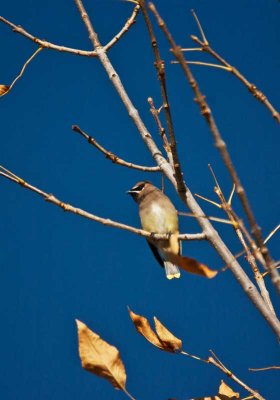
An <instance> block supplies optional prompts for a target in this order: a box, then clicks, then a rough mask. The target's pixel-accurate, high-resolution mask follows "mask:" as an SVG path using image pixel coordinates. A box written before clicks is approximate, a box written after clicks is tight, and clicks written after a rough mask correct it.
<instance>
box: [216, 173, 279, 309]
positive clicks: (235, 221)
mask: <svg viewBox="0 0 280 400" xmlns="http://www.w3.org/2000/svg"><path fill="white" fill-rule="evenodd" d="M210 168H211V167H210ZM211 172H212V174H213V177H214V179H215V183H216V185H217V186H216V187H215V189H214V191H215V193H216V194H217V196H218V198H219V200H220V202H221V207H222V209H223V210H224V212H225V213H226V214H227V216H228V218H229V220H230V221H231V222H232V227H233V229H234V231H235V233H236V235H237V237H238V239H239V241H240V243H241V245H242V246H243V248H244V250H245V253H246V258H247V260H248V263H249V265H250V266H251V268H252V271H253V273H254V276H255V280H256V283H257V285H258V287H259V289H260V292H261V295H262V298H263V299H264V301H265V303H266V304H267V306H268V307H269V308H270V310H271V312H272V313H274V315H276V314H275V311H274V308H273V305H272V302H271V300H270V296H269V292H268V290H267V288H266V286H265V282H264V279H263V276H262V274H261V273H260V270H259V267H258V265H257V263H256V260H255V257H254V255H253V254H252V252H251V250H250V248H249V246H248V245H247V243H246V240H245V239H244V236H243V233H242V231H244V230H245V227H244V224H243V222H242V221H241V220H240V219H239V217H238V216H237V215H236V214H235V212H234V211H233V209H232V207H231V204H230V203H231V201H226V199H225V196H224V194H223V192H222V189H221V187H220V185H219V183H218V181H217V178H216V176H215V174H214V171H213V170H212V168H211ZM232 195H233V191H232V192H231V195H230V198H229V200H231V197H232ZM245 231H246V230H245ZM249 240H250V242H251V241H252V240H251V238H250V236H249Z"/></svg>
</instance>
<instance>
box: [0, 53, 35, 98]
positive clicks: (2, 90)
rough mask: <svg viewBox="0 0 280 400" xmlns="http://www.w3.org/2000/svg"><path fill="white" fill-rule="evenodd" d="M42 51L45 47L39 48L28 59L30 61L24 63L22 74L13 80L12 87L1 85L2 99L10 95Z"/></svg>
mask: <svg viewBox="0 0 280 400" xmlns="http://www.w3.org/2000/svg"><path fill="white" fill-rule="evenodd" d="M41 50H43V47H39V48H38V49H37V50H36V51H35V52H34V53H33V54H32V56H31V57H29V58H28V60H27V61H26V62H25V63H24V65H23V67H22V69H21V71H20V73H19V74H18V76H17V77H16V78H15V79H14V80H13V82H12V83H11V84H10V85H0V97H3V96H5V95H6V94H8V93H9V92H10V91H11V90H12V88H13V86H14V85H15V83H16V82H17V81H18V80H19V79H20V78H21V77H22V75H23V73H24V71H25V68H26V67H27V65H28V64H29V63H30V62H31V61H32V60H33V58H34V57H36V55H37V54H38V53H40V51H41Z"/></svg>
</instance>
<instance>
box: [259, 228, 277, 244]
mask: <svg viewBox="0 0 280 400" xmlns="http://www.w3.org/2000/svg"><path fill="white" fill-rule="evenodd" d="M279 229H280V224H279V225H277V226H276V227H275V228H274V229H273V231H271V232H270V234H269V235H268V236H267V237H266V238H265V239H264V241H263V242H264V243H267V242H268V241H269V240H270V239H271V238H272V236H273V235H275V233H276V232H277V231H278V230H279Z"/></svg>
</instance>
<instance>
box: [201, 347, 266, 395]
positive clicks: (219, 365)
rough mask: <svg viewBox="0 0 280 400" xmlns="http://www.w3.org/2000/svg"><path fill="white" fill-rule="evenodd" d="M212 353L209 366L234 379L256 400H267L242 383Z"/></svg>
mask: <svg viewBox="0 0 280 400" xmlns="http://www.w3.org/2000/svg"><path fill="white" fill-rule="evenodd" d="M210 352H211V353H212V355H213V357H209V358H208V362H209V364H212V365H214V366H215V367H216V368H218V369H219V370H220V371H222V372H223V373H224V374H226V375H227V376H228V377H229V378H230V379H232V380H233V381H234V382H236V383H238V385H240V386H241V387H243V389H245V390H247V392H249V393H251V394H252V395H253V396H254V398H255V399H258V400H265V399H264V397H262V396H261V395H260V394H259V393H258V392H257V391H256V390H254V389H252V388H250V387H249V386H248V385H247V384H246V383H244V382H243V381H241V380H240V379H239V378H237V376H236V375H234V374H233V373H232V372H231V371H230V370H229V369H228V368H227V367H226V366H225V365H224V364H223V363H222V362H221V361H220V360H219V358H218V357H217V356H216V354H215V353H214V352H213V351H212V350H210Z"/></svg>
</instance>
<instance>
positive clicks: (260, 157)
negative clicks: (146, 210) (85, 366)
mask: <svg viewBox="0 0 280 400" xmlns="http://www.w3.org/2000/svg"><path fill="white" fill-rule="evenodd" d="M157 3H158V9H159V11H160V12H161V14H162V16H163V17H164V19H165V20H166V21H167V23H168V26H169V28H170V30H171V31H172V33H173V35H174V38H175V39H176V40H177V42H178V43H179V44H181V45H182V46H184V47H186V46H188V47H193V43H192V42H191V40H190V39H189V35H190V34H196V35H198V31H197V27H196V25H195V23H194V21H193V18H192V16H191V14H190V9H192V8H195V9H196V11H197V13H198V15H199V18H200V20H201V22H202V23H203V26H204V28H205V32H206V34H207V36H208V39H209V41H210V43H211V44H212V45H213V47H214V48H216V49H217V50H218V51H219V52H220V53H221V54H222V55H223V56H224V57H225V58H226V59H228V60H229V61H230V62H231V63H232V64H233V65H234V66H236V67H237V68H239V69H240V71H242V72H243V73H244V74H245V76H247V77H248V78H249V80H251V81H252V82H254V83H255V84H257V86H259V88H260V89H261V90H263V91H264V93H265V94H266V95H267V96H268V97H269V99H270V100H271V102H272V103H273V104H275V105H276V106H277V104H278V106H279V103H280V101H279V93H280V85H279V67H280V60H279V31H280V25H279V7H280V5H279V2H278V1H276V0H258V1H255V0H254V1H253V0H237V1H234V2H230V1H221V0H216V1H206V0H201V1H194V0H190V1H172V2H171V1H160V2H159V1H158V2H157ZM85 6H86V8H87V10H88V12H89V14H90V15H91V17H92V21H93V24H94V26H95V28H96V30H97V32H98V33H99V37H100V40H101V41H102V43H106V42H107V41H108V40H110V39H111V37H112V36H113V35H114V34H115V33H116V32H118V31H119V30H120V28H121V26H122V24H123V23H124V21H125V20H126V19H127V17H128V15H129V14H130V10H131V9H132V4H129V3H124V2H120V1H109V0H108V1H100V0H99V1H98V0H95V1H86V2H85ZM0 10H1V14H2V15H3V16H4V17H6V18H7V19H10V20H11V21H13V22H14V23H15V24H19V25H22V26H23V27H24V28H25V29H27V30H28V31H30V32H31V33H33V34H34V35H35V36H38V37H40V38H45V39H47V40H49V41H52V42H55V43H58V44H63V45H68V46H71V47H77V48H83V49H91V45H90V42H89V41H88V38H87V36H88V34H87V32H86V30H85V27H84V25H83V23H82V21H81V19H80V15H79V13H78V12H77V10H76V7H75V5H74V3H73V2H67V1H59V2H57V1H54V0H50V1H47V2H46V1H33V0H26V1H19V0H11V1H9V2H2V3H1V8H0ZM156 32H157V33H158V38H159V42H160V45H161V48H162V56H163V57H164V58H165V59H166V60H167V62H166V70H167V78H168V87H169V92H170V100H171V103H172V110H173V115H174V124H175V129H176V135H177V140H178V144H179V147H180V156H181V161H182V165H183V168H184V174H185V175H184V176H185V179H186V181H187V183H188V184H189V186H190V188H191V189H192V190H193V192H196V193H200V194H201V195H204V196H207V197H210V198H213V199H215V195H214V193H213V181H212V178H211V176H210V174H209V171H208V168H207V164H208V163H209V162H210V163H211V164H212V166H213V167H214V169H215V171H216V173H217V175H218V178H219V180H220V182H221V183H222V187H223V189H224V191H225V193H229V192H230V190H231V181H230V179H229V177H228V174H227V172H226V171H225V168H224V166H223V164H222V162H221V161H220V158H219V156H218V154H217V151H216V149H215V148H214V147H213V143H212V138H211V135H210V133H209V131H208V128H207V126H206V124H205V122H204V121H203V120H202V118H201V117H200V115H199V111H198V109H197V106H196V104H195V103H194V102H193V94H192V92H191V90H190V89H189V87H188V85H187V83H186V81H185V79H184V77H183V74H182V72H181V70H180V68H179V67H178V66H177V65H170V64H169V61H170V60H171V55H170V52H169V50H168V46H167V45H166V42H165V39H164V38H163V36H162V34H161V33H160V32H159V31H158V29H156ZM35 48H36V46H35V45H34V44H33V43H31V42H30V41H28V40H27V39H26V38H23V37H21V36H20V35H17V34H15V33H13V32H12V31H11V29H10V28H9V27H7V26H5V25H3V24H0V49H1V63H0V77H1V83H5V84H8V83H10V82H11V81H12V80H13V78H14V77H15V76H16V75H17V73H18V72H19V70H20V68H21V66H22V65H23V63H24V62H25V61H26V59H27V58H28V57H29V56H30V55H31V54H32V52H33V51H34V50H35ZM109 55H110V58H111V60H112V62H113V64H114V65H115V67H116V69H117V71H118V73H119V74H120V76H121V77H122V79H123V83H124V85H125V87H126V88H127V90H128V93H129V94H130V96H131V98H132V100H133V101H134V103H135V105H136V107H137V108H138V110H139V112H140V113H141V115H142V116H143V119H144V121H145V123H146V124H147V126H148V128H149V129H150V131H151V133H152V134H153V135H154V137H155V139H156V141H157V143H158V144H159V145H161V143H160V138H159V137H158V134H157V129H156V126H155V124H154V122H153V120H152V118H151V115H150V114H149V106H148V104H147V102H146V99H147V97H148V96H152V97H153V98H154V100H155V102H156V104H157V106H159V105H160V102H161V100H160V94H159V88H158V84H157V78H156V72H155V70H154V67H153V58H152V52H151V48H150V43H149V39H148V36H147V33H146V30H145V26H144V23H143V19H142V17H141V16H139V17H138V20H137V23H136V25H135V26H133V28H132V29H131V30H130V32H129V33H128V34H127V35H126V36H125V37H124V38H123V39H122V40H121V41H120V42H119V43H118V44H117V45H116V46H115V47H114V48H113V49H112V50H111V51H110V54H109ZM189 58H190V59H192V60H198V59H200V60H205V61H206V60H208V61H210V59H209V58H207V56H206V55H204V54H200V53H193V54H189ZM211 61H212V60H211ZM192 69H193V72H194V73H195V76H196V77H197V79H198V81H199V84H200V86H201V88H202V91H203V92H204V93H205V94H206V95H207V99H208V101H209V103H210V105H211V108H212V110H213V113H214V115H215V117H216V120H217V123H218V125H219V127H220V130H221V132H222V134H223V136H224V138H225V140H226V142H227V143H228V147H229V150H230V152H231V154H232V158H233V161H234V162H235V164H236V166H237V169H238V171H239V172H240V176H241V178H242V181H243V182H244V185H245V187H246V189H247V192H248V196H249V198H250V199H251V202H252V206H253V209H254V212H255V214H256V216H257V219H258V221H259V223H260V225H261V226H262V228H263V233H264V235H267V234H268V233H269V232H270V231H271V230H272V228H273V227H274V226H275V225H276V224H277V223H279V189H278V188H279V145H280V136H279V126H278V125H277V123H276V122H275V121H274V120H273V119H272V117H271V115H270V113H269V112H268V111H267V110H266V109H265V108H264V107H263V106H262V105H261V104H259V103H258V102H257V101H256V100H255V99H254V98H253V97H252V96H251V95H250V94H249V93H248V92H247V90H246V89H245V88H244V87H243V86H242V85H241V84H240V83H239V82H238V81H237V80H235V78H234V77H232V76H231V75H230V74H228V73H226V72H224V71H221V70H216V69H208V68H204V67H197V66H196V67H193V68H192ZM0 110H1V111H0V112H1V150H0V154H1V164H3V165H4V166H6V167H7V168H9V169H10V170H12V171H13V172H15V173H16V174H18V175H20V176H21V177H23V178H25V179H26V180H27V181H28V182H30V183H33V184H34V185H37V186H38V187H40V188H42V189H43V190H45V191H47V192H50V193H53V194H55V195H56V196H57V197H58V198H59V199H61V200H63V201H66V202H69V203H71V204H73V205H76V206H78V207H81V208H84V209H86V210H88V211H90V212H92V213H95V214H97V215H100V216H103V217H108V218H111V219H115V220H118V221H121V222H124V223H128V224H131V225H134V226H139V220H138V212H137V206H136V205H135V204H134V203H133V201H132V199H131V198H129V197H128V196H127V195H126V194H125V191H126V190H128V189H129V188H130V187H131V186H132V185H133V184H134V183H135V182H136V181H138V180H142V179H150V180H152V181H153V182H154V183H155V184H157V185H160V182H161V178H160V175H155V174H154V175H152V174H144V173H141V172H137V171H135V170H131V169H126V168H123V167H119V166H116V165H113V164H112V163H111V162H110V161H108V160H106V159H105V158H104V157H103V156H102V155H101V154H100V153H99V152H98V151H97V150H96V149H94V148H92V147H91V146H90V145H88V144H87V143H86V141H85V140H83V139H82V138H81V137H79V136H78V135H77V134H76V133H73V132H72V131H71V125H72V124H79V125H80V126H81V128H82V129H84V130H85V131H87V132H88V133H89V134H90V135H92V136H94V137H95V138H96V139H97V140H98V141H99V142H100V143H101V144H103V145H104V146H105V147H106V148H107V149H109V150H111V151H113V152H115V153H116V154H117V155H119V156H120V157H123V158H125V159H127V160H128V161H132V162H136V163H141V164H146V165H153V161H152V159H151V156H150V154H149V152H148V151H147V149H146V148H145V145H144V144H143V142H142V140H141V138H140V136H139V134H138V132H137V131H136V129H135V127H134V126H133V124H132V122H131V121H130V119H129V118H128V116H127V114H126V112H125V110H124V107H123V105H122V104H121V103H120V101H119V99H118V96H117V95H116V93H115V92H114V89H113V87H112V86H111V84H110V82H109V80H108V78H107V76H106V75H105V73H104V71H103V70H102V68H101V66H100V65H99V63H98V60H96V59H89V58H83V57H78V56H74V55H69V54H63V53H57V52H53V51H47V50H45V51H43V52H42V53H41V54H39V56H37V58H36V59H35V60H34V61H33V62H32V63H31V64H30V65H29V66H28V68H27V70H26V72H25V74H24V76H23V78H22V79H21V80H20V81H19V82H18V83H17V84H16V86H15V87H14V89H13V91H12V92H11V93H10V94H9V95H8V96H5V97H4V98H2V99H1V108H0ZM167 193H168V194H169V196H170V197H171V198H172V200H173V201H174V203H175V204H176V207H177V208H178V209H179V210H181V211H184V207H183V204H182V203H180V201H179V200H178V199H177V198H176V194H175V193H174V190H173V189H172V188H171V187H170V186H169V185H168V184H167ZM0 196H1V230H0V243H1V252H0V267H1V272H0V274H1V279H0V310H1V323H2V324H1V325H2V327H1V330H0V358H1V367H0V369H1V370H0V387H1V398H2V399H5V400H15V399H21V400H22V399H28V400H35V399H36V400H39V399H44V400H45V399H52V400H61V399H68V400H74V399H79V400H80V399H89V398H92V399H94V398H95V399H99V400H108V399H123V398H125V395H124V394H123V393H122V392H116V391H115V390H114V389H113V388H112V387H111V386H110V385H109V384H108V383H107V382H106V381H105V380H103V379H100V378H97V377H95V376H93V375H91V374H89V373H87V372H85V371H84V370H82V368H81V366H80V360H79V357H78V352H77V336H76V327H75V322H74V320H75V318H78V319H80V320H82V321H84V322H85V323H86V324H87V325H88V326H89V327H90V328H92V329H93V330H94V331H95V332H97V333H99V334H100V335H101V336H102V337H103V338H104V339H105V340H107V341H108V342H109V343H111V344H114V345H115V346H117V347H118V348H119V350H120V352H121V357H122V359H123V361H124V364H125V366H126V371H127V375H128V379H127V388H128V390H129V391H131V393H132V394H133V395H134V396H135V397H136V398H137V399H138V400H140V399H167V398H169V397H173V398H176V399H177V400H178V399H180V400H185V399H188V398H192V397H200V396H204V395H214V394H215V393H216V391H217V387H218V386H219V381H220V379H225V378H226V377H225V376H223V375H222V374H221V373H220V372H218V371H216V370H215V369H214V368H213V367H211V366H207V365H204V364H202V363H199V362H196V361H194V360H190V359H186V358H184V357H182V356H174V355H171V354H167V353H163V352H161V351H159V350H157V349H156V348H153V347H152V346H151V345H150V344H149V343H147V342H146V341H145V339H144V338H142V337H140V336H139V335H138V334H137V333H136V332H135V329H134V327H133V325H132V323H131V321H130V319H129V316H128V313H127V309H126V306H127V305H129V306H130V307H131V309H132V310H134V311H135V312H136V313H139V314H142V315H145V316H147V317H149V318H151V317H152V316H153V315H156V316H157V317H158V318H159V319H160V320H161V321H162V322H164V323H165V324H166V325H167V326H168V327H169V329H170V330H171V331H172V332H174V333H175V334H176V335H177V336H179V337H180V338H181V339H182V340H183V344H184V349H185V350H186V351H189V352H192V353H194V354H197V355H200V356H202V357H206V356H207V355H208V349H209V348H211V349H213V350H214V351H215V352H216V353H217V354H218V355H219V356H220V357H221V359H222V360H223V362H224V363H225V364H226V365H227V366H228V367H229V368H230V369H232V370H233V371H234V372H235V373H236V374H237V375H238V376H239V377H240V378H241V379H244V381H245V382H247V383H248V385H249V386H252V387H253V388H256V389H258V390H259V391H260V392H261V393H262V394H263V396H264V397H266V398H267V399H270V400H277V399H279V371H269V372H258V373H257V372H256V373H251V372H248V367H263V366H267V365H275V364H278V365H279V353H278V344H277V341H276V339H275V336H274V334H273V333H272V331H271V329H270V328H269V326H268V325H267V324H266V323H265V321H264V320H263V319H262V317H261V316H260V315H259V313H258V312H257V311H256V309H254V307H253V306H252V304H251V303H250V301H249V300H248V299H247V297H246V295H245V294H244V293H243V292H242V290H241V288H240V287H239V285H238V283H237V282H236V281H235V279H234V278H233V276H232V274H231V273H230V271H227V272H226V273H224V274H221V275H219V276H218V277H217V278H216V279H214V280H211V281H209V280H204V279H202V278H200V277H196V276H192V275H188V274H185V273H183V274H182V278H181V279H180V280H178V281H172V282H169V281H167V280H166V279H165V277H164V273H163V271H162V270H161V268H159V266H158V265H157V263H156V261H155V260H154V258H153V256H152V254H151V253H150V250H149V249H148V246H146V243H145V241H144V240H143V239H141V238H139V237H137V236H135V235H133V234H130V233H128V232H125V231H118V230H115V229H113V228H108V227H103V226H101V225H99V224H97V223H93V222H91V221H89V220H85V219H82V218H81V217H78V216H75V215H72V214H69V213H65V212H63V211H62V210H61V209H59V208H57V207H55V206H53V205H51V204H48V203H45V202H44V201H43V200H42V198H40V197H38V196H37V195H35V194H34V193H31V192H29V191H27V190H24V189H22V188H20V187H18V186H16V185H14V184H12V183H10V182H8V181H6V180H4V179H1V182H0ZM202 205H203V207H205V211H206V212H207V213H208V214H211V215H216V216H221V217H222V216H223V214H222V213H221V212H220V211H219V210H218V209H216V208H214V207H212V206H210V205H207V204H204V203H203V204H202ZM234 207H235V209H236V211H237V212H239V213H241V210H240V207H239V204H238V201H237V200H236V199H235V200H234ZM215 226H216V227H217V229H218V230H219V232H220V233H221V234H222V236H223V238H224V239H225V241H226V243H227V244H228V245H229V246H230V248H231V249H232V251H233V252H238V251H239V250H240V248H241V246H240V244H239V243H238V241H237V239H236V238H235V235H234V233H233V232H232V230H231V228H230V227H229V226H224V225H221V224H215ZM181 230H182V232H198V231H199V227H198V226H197V225H196V223H195V222H194V221H193V220H191V219H186V218H182V220H181ZM278 243H279V235H278V236H277V235H276V236H275V237H274V238H273V239H272V240H271V242H270V244H269V247H270V249H271V252H272V254H273V256H274V257H275V259H279V257H280V255H279V244H278ZM184 253H185V254H188V255H190V256H193V257H196V258H198V259H199V260H201V261H203V262H205V263H207V264H208V265H210V266H212V267H215V268H220V267H222V265H223V263H222V261H221V260H220V259H219V258H218V256H217V255H216V254H215V253H214V251H213V250H212V249H211V248H210V246H209V245H208V244H207V243H185V244H184ZM241 262H242V260H241ZM244 266H245V268H246V271H247V272H248V274H250V275H251V272H250V270H249V267H248V265H247V264H245V263H244ZM268 287H269V289H270V291H271V294H272V298H273V300H274V301H275V303H276V301H277V300H276V295H275V292H274V289H273V288H271V286H270V284H269V282H268ZM278 305H279V304H278ZM227 382H228V383H229V384H230V385H231V386H232V387H233V388H235V389H236V390H240V389H239V388H238V387H236V386H235V385H234V384H231V382H229V381H227ZM243 397H245V393H243Z"/></svg>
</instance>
